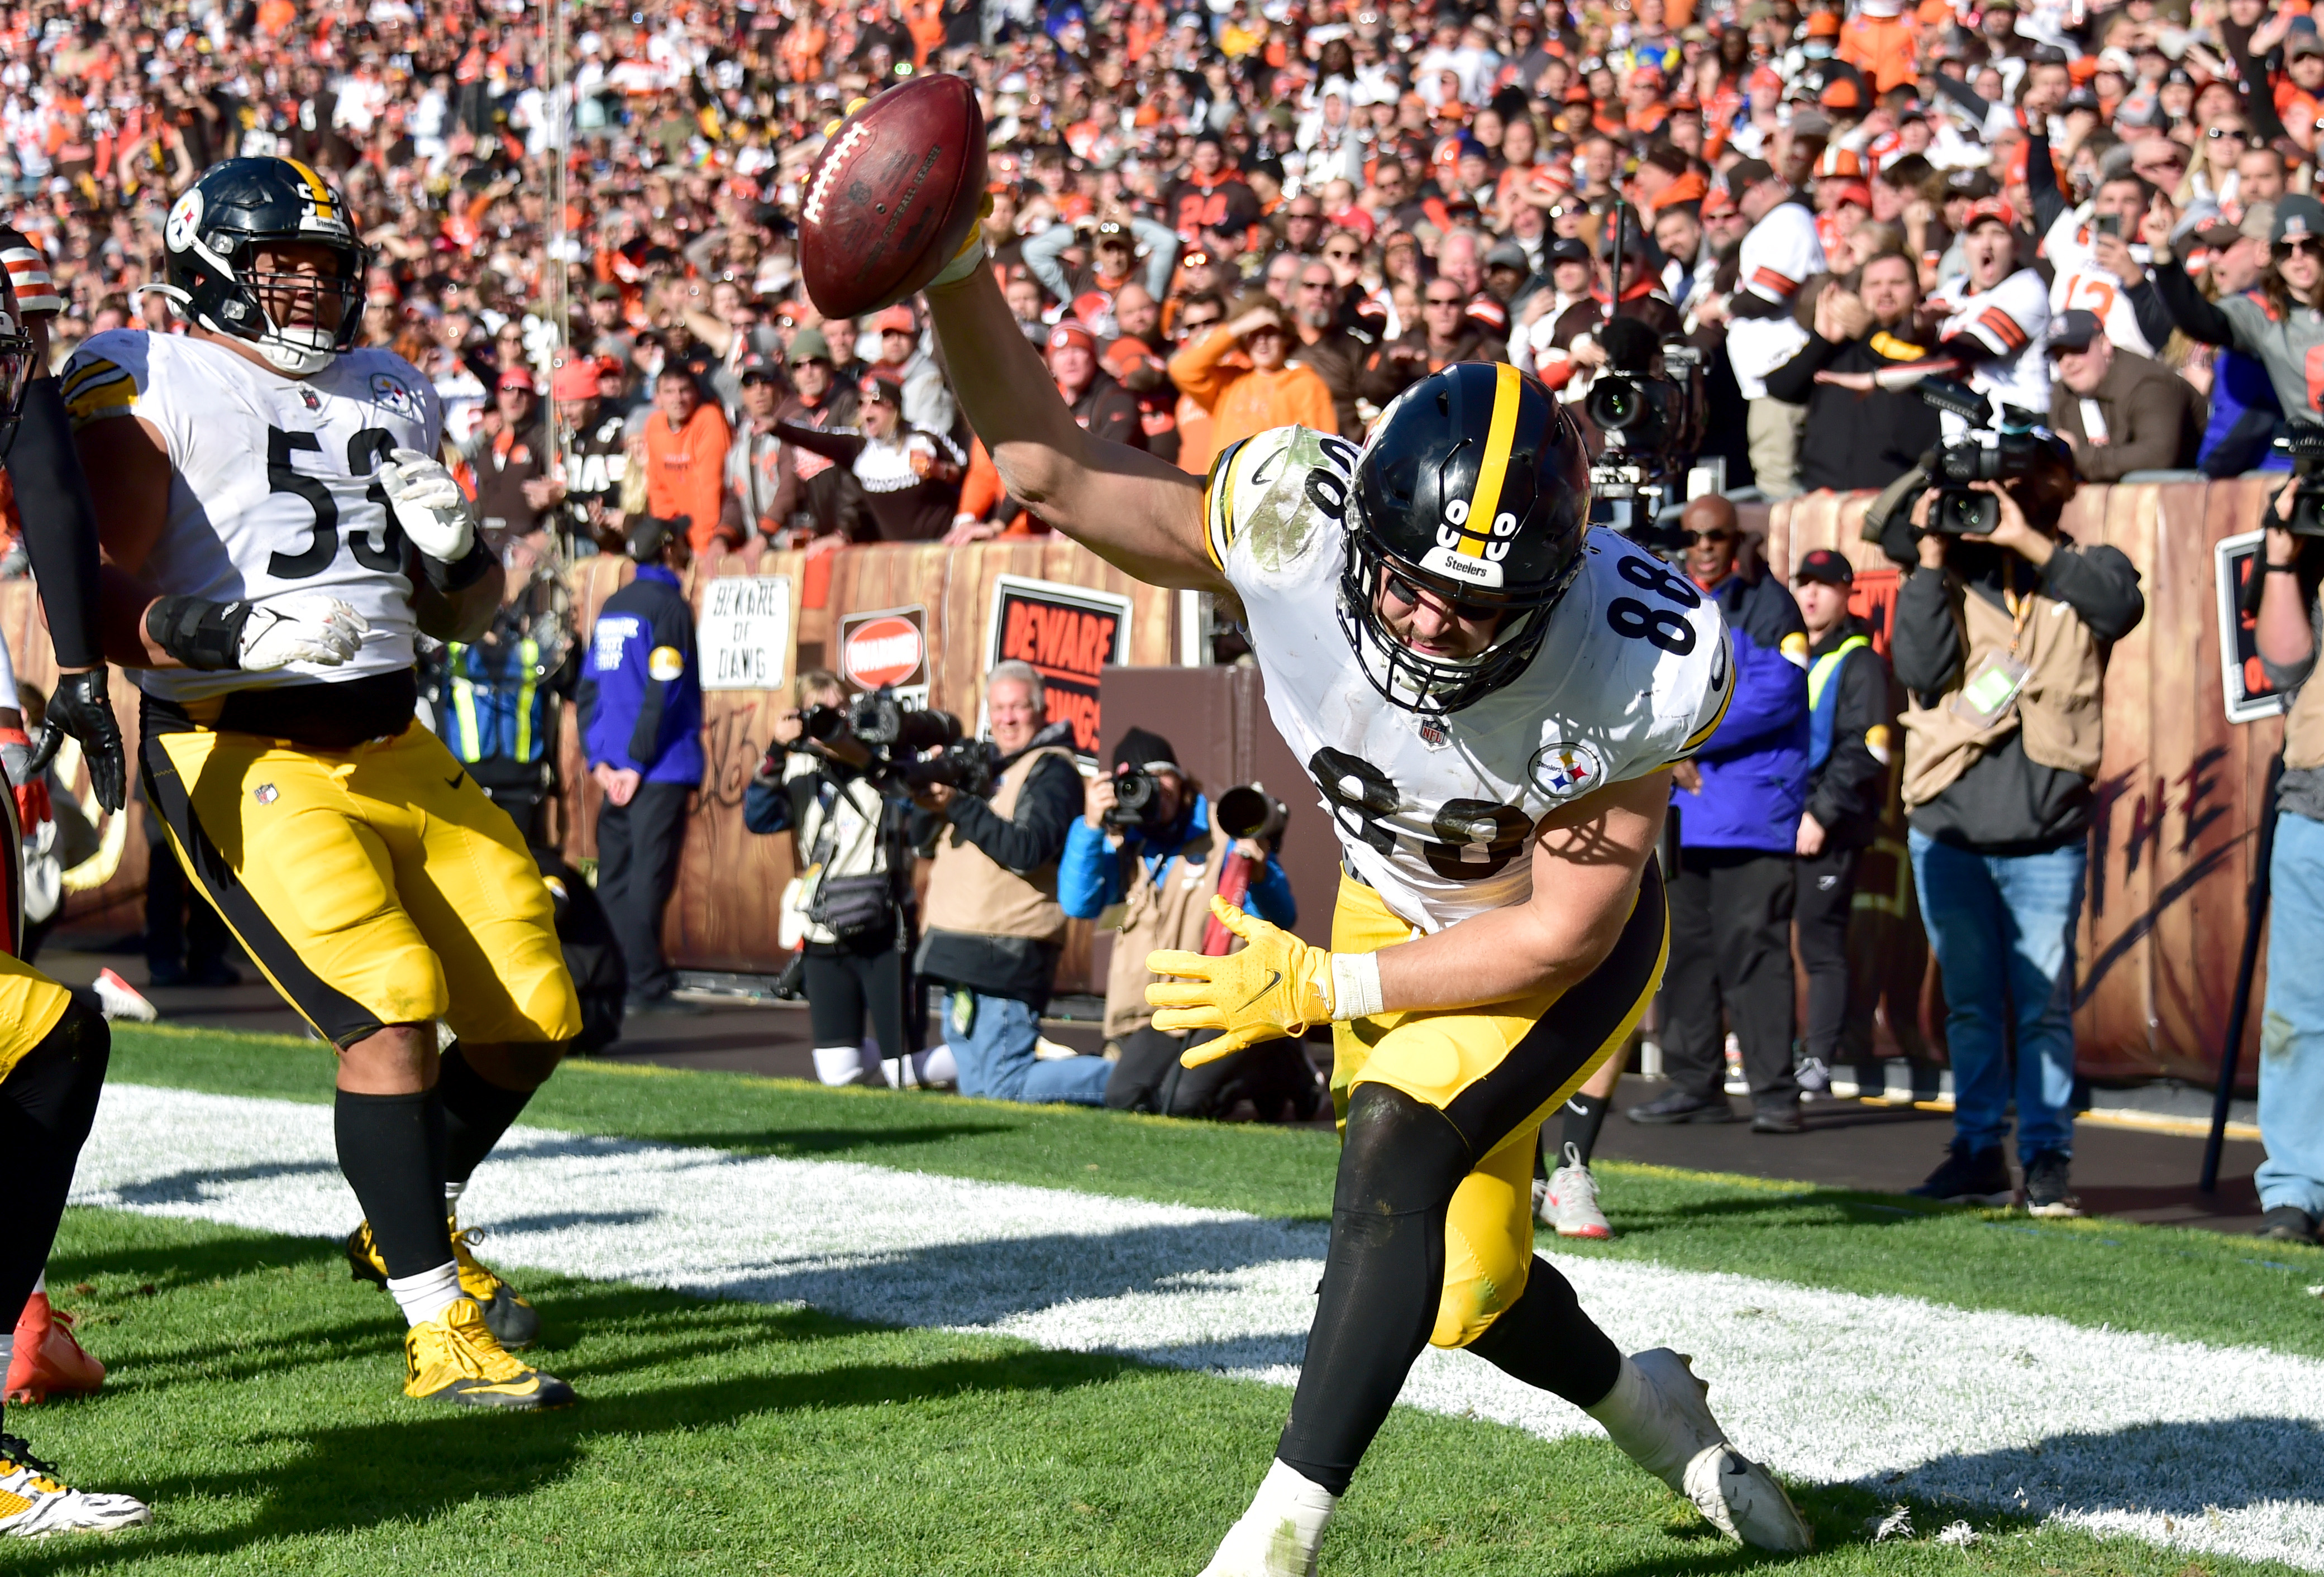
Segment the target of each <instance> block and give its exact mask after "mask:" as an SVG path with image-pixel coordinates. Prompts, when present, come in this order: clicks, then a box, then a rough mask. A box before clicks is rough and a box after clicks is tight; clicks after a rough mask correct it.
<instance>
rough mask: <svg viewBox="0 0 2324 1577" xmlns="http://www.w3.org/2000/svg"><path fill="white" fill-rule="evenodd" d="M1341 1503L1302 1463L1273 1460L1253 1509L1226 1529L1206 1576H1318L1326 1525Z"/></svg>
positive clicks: (1254, 1499)
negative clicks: (1292, 1464)
mask: <svg viewBox="0 0 2324 1577" xmlns="http://www.w3.org/2000/svg"><path fill="white" fill-rule="evenodd" d="M1339 1503H1340V1498H1339V1497H1338V1496H1337V1495H1334V1494H1333V1493H1332V1492H1331V1491H1330V1490H1329V1489H1324V1488H1323V1485H1321V1484H1318V1483H1316V1482H1315V1481H1314V1480H1313V1479H1310V1478H1308V1477H1307V1476H1306V1475H1305V1473H1302V1472H1301V1471H1299V1470H1298V1469H1296V1468H1293V1467H1287V1466H1286V1465H1285V1464H1284V1463H1282V1462H1272V1463H1269V1464H1268V1470H1267V1477H1266V1478H1264V1479H1262V1480H1259V1493H1258V1494H1256V1495H1254V1496H1252V1497H1251V1499H1250V1510H1248V1511H1246V1512H1244V1513H1243V1514H1242V1517H1241V1518H1240V1520H1238V1521H1237V1522H1236V1523H1235V1525H1234V1526H1232V1527H1231V1528H1229V1529H1227V1536H1226V1537H1225V1538H1223V1539H1221V1540H1220V1541H1219V1549H1218V1554H1214V1555H1213V1556H1212V1557H1211V1563H1210V1564H1209V1565H1207V1566H1205V1567H1203V1577H1315V1555H1316V1552H1317V1551H1318V1550H1319V1549H1321V1548H1322V1547H1323V1528H1324V1526H1325V1525H1326V1524H1327V1523H1329V1522H1330V1521H1331V1520H1332V1508H1333V1507H1335V1506H1337V1505H1338V1504H1339Z"/></svg>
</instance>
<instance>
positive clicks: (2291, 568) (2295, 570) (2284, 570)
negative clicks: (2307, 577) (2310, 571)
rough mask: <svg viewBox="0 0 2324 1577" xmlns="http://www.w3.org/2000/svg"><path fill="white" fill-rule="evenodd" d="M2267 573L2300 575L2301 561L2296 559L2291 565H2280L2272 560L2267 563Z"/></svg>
mask: <svg viewBox="0 0 2324 1577" xmlns="http://www.w3.org/2000/svg"><path fill="white" fill-rule="evenodd" d="M2267 572H2268V573H2269V574H2270V575H2298V574H2299V573H2300V561H2299V560H2298V559H2296V558H2295V559H2293V560H2292V562H2291V563H2289V564H2278V563H2276V562H2275V560H2273V559H2272V558H2271V559H2269V560H2268V561H2267Z"/></svg>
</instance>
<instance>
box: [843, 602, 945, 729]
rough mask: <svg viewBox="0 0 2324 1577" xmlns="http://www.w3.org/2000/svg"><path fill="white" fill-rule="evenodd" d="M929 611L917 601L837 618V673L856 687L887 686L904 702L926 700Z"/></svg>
mask: <svg viewBox="0 0 2324 1577" xmlns="http://www.w3.org/2000/svg"><path fill="white" fill-rule="evenodd" d="M927 632H928V611H927V609H926V608H924V607H922V606H920V605H919V604H918V603H915V604H912V605H911V606H909V607H905V608H882V609H881V610H880V611H878V612H877V613H848V614H845V615H844V616H843V617H842V618H841V619H840V621H839V675H840V678H844V679H845V680H846V681H847V682H848V683H849V684H851V685H853V686H854V687H856V688H857V689H859V690H877V689H880V688H881V687H887V688H889V689H892V690H894V691H895V692H896V696H897V698H898V699H899V700H901V701H902V702H904V703H905V704H906V705H916V706H925V705H927V698H928V633H927Z"/></svg>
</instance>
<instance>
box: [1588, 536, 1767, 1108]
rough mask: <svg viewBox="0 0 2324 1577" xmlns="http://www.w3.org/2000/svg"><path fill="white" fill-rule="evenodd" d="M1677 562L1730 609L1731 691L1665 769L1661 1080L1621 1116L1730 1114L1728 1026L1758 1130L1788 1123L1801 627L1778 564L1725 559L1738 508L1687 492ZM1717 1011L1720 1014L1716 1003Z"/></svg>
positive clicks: (1735, 548) (1734, 548)
mask: <svg viewBox="0 0 2324 1577" xmlns="http://www.w3.org/2000/svg"><path fill="white" fill-rule="evenodd" d="M1682 522H1683V525H1684V527H1685V529H1686V530H1690V531H1692V533H1693V534H1694V543H1693V546H1692V547H1691V548H1690V549H1688V550H1687V558H1686V570H1687V574H1688V575H1689V576H1691V577H1692V579H1693V581H1694V584H1695V585H1696V586H1700V587H1701V590H1702V595H1706V596H1709V597H1711V599H1713V600H1714V601H1716V602H1717V603H1718V604H1719V606H1720V611H1721V612H1722V613H1725V614H1726V616H1727V627H1728V635H1729V641H1730V643H1731V647H1732V653H1733V662H1734V674H1735V677H1734V681H1733V683H1734V698H1733V700H1731V701H1730V702H1729V704H1728V707H1727V712H1726V715H1725V716H1724V717H1723V718H1722V719H1721V720H1720V724H1719V731H1718V732H1717V733H1714V734H1712V735H1711V739H1710V742H1708V743H1706V744H1705V745H1703V746H1702V748H1701V750H1700V751H1698V752H1696V753H1695V755H1694V756H1693V757H1692V759H1690V760H1688V761H1682V762H1680V763H1679V764H1678V767H1677V768H1676V770H1674V774H1673V781H1674V787H1673V788H1672V790H1671V806H1672V809H1673V812H1674V815H1675V816H1676V818H1677V821H1678V844H1679V857H1678V869H1677V870H1676V871H1674V872H1673V873H1672V875H1671V877H1670V925H1671V948H1670V968H1669V973H1668V974H1666V975H1665V977H1664V983H1663V1002H1664V1013H1665V1028H1664V1031H1663V1066H1664V1071H1665V1073H1667V1074H1669V1076H1670V1080H1671V1091H1670V1093H1668V1094H1666V1095H1665V1096H1663V1097H1662V1098H1661V1099H1659V1100H1656V1101H1651V1102H1647V1103H1646V1104H1645V1105H1642V1106H1634V1107H1632V1108H1630V1110H1629V1112H1628V1116H1629V1119H1630V1120H1631V1121H1633V1122H1643V1123H1677V1122H1727V1121H1730V1120H1733V1118H1734V1115H1735V1113H1734V1111H1733V1109H1732V1108H1731V1107H1730V1106H1729V1104H1728V1102H1727V1053H1726V1045H1727V1038H1726V1035H1725V1032H1724V1030H1723V1028H1722V1027H1721V1026H1722V1022H1731V1023H1732V1024H1733V1025H1734V1027H1735V1034H1736V1037H1737V1038H1738V1039H1739V1040H1740V1041H1741V1042H1742V1046H1743V1068H1744V1073H1745V1075H1746V1076H1747V1077H1748V1079H1749V1081H1750V1084H1751V1105H1752V1117H1751V1128H1752V1130H1753V1131H1754V1132H1757V1133H1797V1132H1799V1131H1801V1126H1802V1125H1801V1121H1800V1111H1799V1105H1800V1092H1799V1084H1798V1081H1797V1079H1796V1078H1795V1076H1794V1073H1793V1068H1792V1034H1793V1025H1794V1018H1795V1010H1794V1002H1793V989H1794V988H1793V981H1792V909H1793V899H1794V890H1795V887H1796V881H1797V877H1796V872H1795V869H1794V849H1795V844H1796V839H1797V836H1798V830H1799V825H1800V816H1801V813H1802V812H1803V810H1804V809H1805V808H1806V806H1807V788H1808V745H1809V737H1810V731H1809V721H1808V685H1807V675H1806V674H1805V673H1804V672H1803V669H1805V668H1806V667H1807V663H1808V637H1807V632H1806V628H1805V626H1804V625H1803V623H1802V622H1801V620H1800V610H1799V604H1796V603H1794V601H1793V600H1792V594H1791V593H1790V592H1789V591H1787V590H1785V589H1784V583H1783V581H1782V580H1781V578H1779V577H1778V576H1772V575H1768V574H1766V573H1765V571H1764V570H1761V571H1760V572H1758V573H1757V574H1750V575H1747V574H1744V573H1742V572H1741V570H1740V569H1739V568H1738V553H1739V549H1740V548H1741V546H1742V540H1743V532H1742V530H1741V528H1740V527H1739V526H1738V524H1737V523H1736V515H1735V506H1734V505H1733V504H1731V503H1729V502H1728V501H1727V500H1725V499H1723V498H1720V497H1718V496H1716V495H1712V496H1709V497H1704V498H1698V499H1696V500H1695V501H1694V502H1693V503H1690V504H1688V505H1687V506H1686V512H1685V513H1684V515H1683V517H1682ZM1722 1009H1723V1010H1724V1019H1723V1020H1722V1017H1721V1010H1722Z"/></svg>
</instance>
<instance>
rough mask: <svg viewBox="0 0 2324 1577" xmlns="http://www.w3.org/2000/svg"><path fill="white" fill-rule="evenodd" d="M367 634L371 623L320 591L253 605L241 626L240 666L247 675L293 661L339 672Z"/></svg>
mask: <svg viewBox="0 0 2324 1577" xmlns="http://www.w3.org/2000/svg"><path fill="white" fill-rule="evenodd" d="M370 630H371V621H370V620H368V619H366V618H364V616H363V615H362V614H361V613H356V612H355V610H354V609H353V608H351V607H349V606H347V604H345V603H343V602H341V601H339V599H338V598H337V597H327V596H325V595H322V594H321V593H319V592H309V593H307V594H306V595H301V596H292V597H281V598H278V599H277V600H276V601H273V602H271V603H266V604H253V605H252V607H251V610H250V618H249V621H248V622H246V623H244V625H243V627H242V648H241V654H240V665H241V667H242V669H243V670H244V672H246V673H263V672H265V671H266V670H267V669H277V668H287V667H288V666H290V665H291V663H294V662H311V663H314V664H316V665H317V666H318V667H321V668H337V667H338V666H339V665H340V664H341V663H343V662H345V661H346V660H347V659H349V658H351V657H353V656H355V648H357V647H358V646H361V645H362V644H363V638H364V635H365V634H367V633H368V632H370Z"/></svg>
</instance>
